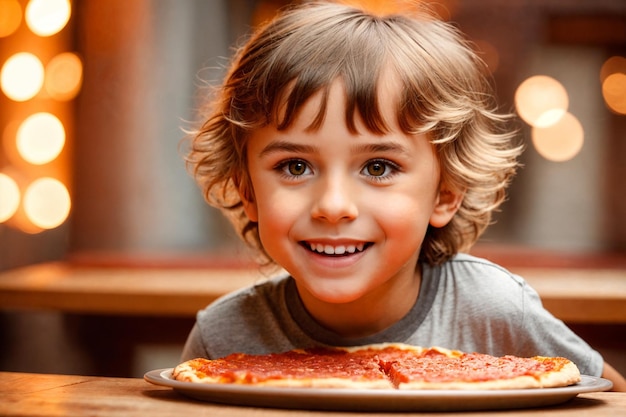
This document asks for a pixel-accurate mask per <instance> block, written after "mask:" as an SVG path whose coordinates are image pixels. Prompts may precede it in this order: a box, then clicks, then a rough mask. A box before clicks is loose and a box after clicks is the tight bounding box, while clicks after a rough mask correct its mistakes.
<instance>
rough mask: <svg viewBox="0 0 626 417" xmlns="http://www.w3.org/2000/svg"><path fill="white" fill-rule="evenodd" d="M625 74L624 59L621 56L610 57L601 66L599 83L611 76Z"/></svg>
mask: <svg viewBox="0 0 626 417" xmlns="http://www.w3.org/2000/svg"><path fill="white" fill-rule="evenodd" d="M616 73H621V74H626V58H624V57H623V56H612V57H610V58H609V59H607V60H606V61H604V64H602V68H600V81H601V82H604V80H606V78H607V77H608V76H609V75H611V74H616Z"/></svg>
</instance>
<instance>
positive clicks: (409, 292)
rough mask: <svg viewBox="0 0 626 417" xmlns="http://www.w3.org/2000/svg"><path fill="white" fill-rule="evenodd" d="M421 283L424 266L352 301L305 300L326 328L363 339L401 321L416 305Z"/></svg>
mask: <svg viewBox="0 0 626 417" xmlns="http://www.w3.org/2000/svg"><path fill="white" fill-rule="evenodd" d="M420 284H421V272H420V268H417V270H416V271H415V272H414V273H413V274H412V275H411V276H410V277H409V279H404V280H402V281H399V282H388V283H385V284H383V285H381V287H380V288H378V289H377V290H376V291H372V292H370V293H368V294H367V295H365V296H363V297H361V298H359V299H358V300H355V301H352V302H349V303H326V302H324V301H320V300H317V299H315V298H313V297H307V294H306V292H303V291H300V290H299V293H300V297H301V298H302V302H303V304H304V306H305V308H306V309H307V311H308V312H309V314H311V316H312V317H313V318H314V319H315V320H316V321H317V322H318V323H319V324H320V325H321V326H323V327H325V328H327V329H328V330H331V331H333V332H334V333H336V334H338V335H340V336H341V337H346V338H360V337H366V336H370V335H373V334H375V333H378V332H380V331H382V330H384V329H386V328H388V327H390V326H392V325H393V324H394V323H396V322H398V321H399V320H401V319H402V318H403V317H404V316H405V315H406V314H408V313H409V311H410V310H411V309H412V308H413V306H414V305H415V302H416V300H417V296H418V294H419V289H420Z"/></svg>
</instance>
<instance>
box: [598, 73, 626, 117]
mask: <svg viewBox="0 0 626 417" xmlns="http://www.w3.org/2000/svg"><path fill="white" fill-rule="evenodd" d="M602 96H603V97H604V101H605V103H606V105H607V106H609V108H610V109H611V110H613V111H614V112H616V113H620V114H626V74H622V73H614V74H611V75H609V76H608V77H606V79H605V80H604V82H603V83H602Z"/></svg>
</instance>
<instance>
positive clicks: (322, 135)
mask: <svg viewBox="0 0 626 417" xmlns="http://www.w3.org/2000/svg"><path fill="white" fill-rule="evenodd" d="M319 100H320V95H319V94H318V95H316V96H314V97H313V98H312V99H311V100H309V102H308V103H307V104H306V105H305V106H304V107H303V108H302V109H301V112H300V113H299V116H298V118H297V119H296V121H295V123H294V124H293V125H292V126H291V127H290V128H289V129H287V130H284V131H278V130H276V129H275V128H274V127H273V126H267V127H264V128H262V129H259V130H257V131H255V132H254V133H253V134H252V135H251V137H250V139H249V142H248V145H247V146H248V148H247V150H248V168H249V173H250V179H251V182H252V187H253V190H254V194H253V195H254V201H244V205H245V209H246V213H247V215H248V216H249V217H250V219H251V220H253V221H257V222H258V227H259V234H260V237H261V242H262V243H263V247H264V248H265V250H266V252H267V253H268V254H269V255H270V256H271V257H272V258H273V259H274V260H275V261H276V262H277V263H278V264H280V265H281V266H282V267H284V268H285V269H286V270H287V271H288V272H289V273H290V274H291V275H292V276H293V277H294V278H295V280H296V283H297V287H298V290H299V292H300V295H301V297H302V299H303V301H304V302H305V305H306V304H307V300H309V301H311V302H313V301H315V302H321V303H350V302H357V301H359V300H366V299H367V298H369V297H372V296H385V294H387V293H388V292H390V291H391V292H393V290H394V288H395V289H397V288H402V287H403V286H406V285H407V284H409V283H411V282H415V278H416V275H415V274H416V263H417V259H418V256H419V252H420V247H421V244H422V241H423V238H424V235H425V233H426V229H427V227H428V225H429V223H430V224H432V225H433V226H436V227H441V226H444V225H445V224H446V223H447V222H448V221H449V220H450V219H451V218H452V216H453V214H454V212H455V211H456V204H457V203H458V200H456V197H455V196H453V195H452V194H450V193H447V192H441V190H440V171H439V164H438V161H437V158H436V154H435V150H434V148H433V146H432V145H431V144H430V143H429V141H428V140H427V138H426V137H425V136H408V135H405V134H404V133H402V132H400V131H399V129H397V128H396V127H394V128H393V131H392V132H390V133H388V134H385V135H376V134H373V133H371V132H369V131H368V130H367V129H366V128H365V127H364V126H363V124H362V122H361V121H360V120H358V118H357V122H358V123H357V127H358V128H359V132H360V133H358V134H353V133H351V132H350V131H349V130H348V129H347V127H346V124H345V118H344V109H345V106H344V102H345V93H344V90H343V86H342V84H341V82H339V81H337V82H335V83H334V84H333V86H332V88H331V91H330V96H329V98H328V103H327V111H326V118H325V120H324V123H323V124H322V126H321V127H320V128H319V129H318V130H307V127H308V126H309V125H310V123H311V122H312V120H313V119H314V117H315V115H316V114H317V111H318V109H319ZM393 108H394V106H393V105H392V102H391V97H386V96H385V95H384V94H383V96H382V97H381V109H384V110H383V113H386V114H385V119H386V121H387V123H388V124H389V125H390V126H395V118H394V115H393V111H392V110H391V109H393ZM417 274H419V268H417ZM417 278H418V282H419V275H417ZM418 285H419V284H418ZM413 301H414V300H413Z"/></svg>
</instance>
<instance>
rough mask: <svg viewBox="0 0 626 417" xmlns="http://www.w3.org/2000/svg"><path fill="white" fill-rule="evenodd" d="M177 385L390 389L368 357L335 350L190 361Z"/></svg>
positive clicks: (176, 376) (177, 372)
mask: <svg viewBox="0 0 626 417" xmlns="http://www.w3.org/2000/svg"><path fill="white" fill-rule="evenodd" d="M172 376H173V377H174V379H176V380H179V381H188V382H204V383H218V384H244V385H256V386H275V387H315V388H357V389H391V388H393V386H392V385H391V382H390V381H389V379H388V378H387V376H386V375H385V374H384V373H383V372H382V370H381V369H380V366H379V363H378V361H377V360H376V358H375V357H374V356H371V355H354V354H352V353H351V352H350V351H348V350H345V349H341V348H337V349H328V348H318V349H307V350H292V351H289V352H284V353H273V354H268V355H246V354H241V353H235V354H231V355H228V356H226V357H224V358H221V359H216V360H209V359H202V358H198V359H192V360H190V361H187V362H184V363H182V364H180V365H179V366H177V367H176V368H175V369H174V371H173V374H172Z"/></svg>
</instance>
